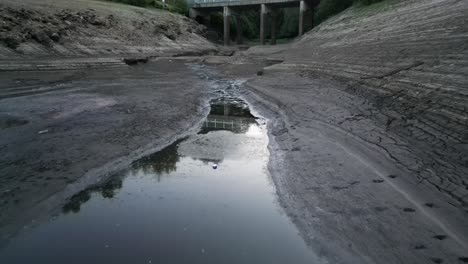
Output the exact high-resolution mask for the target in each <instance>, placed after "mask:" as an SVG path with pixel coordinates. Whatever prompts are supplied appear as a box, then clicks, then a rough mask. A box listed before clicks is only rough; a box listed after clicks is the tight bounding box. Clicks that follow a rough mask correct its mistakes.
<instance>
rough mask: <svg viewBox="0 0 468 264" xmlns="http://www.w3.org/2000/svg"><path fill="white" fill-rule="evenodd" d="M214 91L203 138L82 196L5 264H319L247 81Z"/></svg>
mask: <svg viewBox="0 0 468 264" xmlns="http://www.w3.org/2000/svg"><path fill="white" fill-rule="evenodd" d="M191 67H192V69H193V70H194V71H195V72H196V73H197V74H198V75H199V77H201V78H206V79H208V80H209V82H210V83H211V85H210V86H211V87H210V88H209V89H211V90H210V92H211V93H212V94H213V96H212V98H213V99H212V100H211V102H210V107H211V110H210V113H209V115H208V117H207V118H206V120H205V121H204V122H203V125H202V128H201V130H200V132H199V133H198V134H194V135H191V136H188V137H186V138H185V139H183V140H179V141H177V142H175V143H173V144H172V145H170V146H168V147H166V148H164V149H163V150H161V151H159V152H156V153H154V154H152V155H149V156H147V157H144V158H142V159H140V160H137V161H135V162H133V163H132V165H131V166H130V167H129V168H128V169H126V170H125V171H123V172H121V173H118V174H116V175H114V176H113V177H111V178H110V179H109V180H108V181H106V182H105V183H104V184H102V185H98V186H92V187H89V188H88V189H86V190H84V191H82V192H80V193H78V194H76V195H74V196H73V197H72V198H71V199H70V202H69V203H67V204H66V205H65V206H64V207H63V209H62V213H61V214H60V215H58V216H56V217H54V218H52V219H50V221H48V222H46V223H42V224H39V225H38V226H36V227H34V228H30V229H28V230H25V231H23V232H21V233H20V234H19V235H18V236H17V237H15V238H13V239H12V240H11V241H10V243H8V245H6V246H5V247H4V248H1V249H0V263H8V264H13V263H48V264H53V263H295V264H300V263H316V262H318V258H317V256H316V255H315V254H314V253H313V252H312V251H311V250H310V249H309V248H308V247H307V245H306V244H305V243H304V241H303V240H302V238H301V237H300V235H299V234H298V231H297V229H296V227H295V226H294V225H293V224H292V223H291V221H290V220H289V219H288V217H287V216H286V215H285V214H284V212H283V211H282V208H281V207H280V205H279V204H278V202H277V197H276V191H275V187H274V184H273V183H272V181H271V178H270V176H269V174H268V171H267V163H268V158H269V151H268V148H267V145H268V135H267V126H266V120H264V119H262V118H257V117H255V116H253V115H252V114H251V112H250V110H249V107H248V105H247V104H246V103H245V102H244V101H243V100H242V99H240V96H239V89H240V87H241V85H242V83H241V82H240V81H236V80H223V79H216V77H213V74H212V73H210V71H211V70H210V69H209V68H206V67H203V66H200V65H191Z"/></svg>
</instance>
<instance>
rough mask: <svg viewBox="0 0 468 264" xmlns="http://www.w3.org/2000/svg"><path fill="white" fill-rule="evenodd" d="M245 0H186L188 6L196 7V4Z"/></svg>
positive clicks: (241, 0) (240, 0)
mask: <svg viewBox="0 0 468 264" xmlns="http://www.w3.org/2000/svg"><path fill="white" fill-rule="evenodd" d="M243 1H245V0H188V1H187V3H188V5H189V6H196V5H197V4H211V3H232V2H243Z"/></svg>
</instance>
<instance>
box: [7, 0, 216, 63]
mask: <svg viewBox="0 0 468 264" xmlns="http://www.w3.org/2000/svg"><path fill="white" fill-rule="evenodd" d="M204 33H205V27H204V26H202V25H199V24H198V23H196V22H195V21H192V20H190V19H188V18H187V17H184V16H182V15H178V14H174V13H170V12H166V11H162V10H157V9H145V8H139V7H133V6H129V5H123V4H117V3H113V2H106V1H92V0H73V1H71V0H45V1H35V0H24V1H14V0H4V1H2V2H1V3H0V59H2V60H7V61H11V60H21V59H27V60H31V59H33V58H34V59H40V58H44V59H51V58H63V57H74V58H75V57H121V56H132V55H133V56H140V57H141V56H161V55H164V56H170V55H174V54H203V53H207V52H210V51H211V52H212V51H215V50H216V47H215V46H214V45H212V44H211V43H210V42H208V41H207V40H206V39H205V38H203V37H202V35H203V34H204ZM0 64H1V63H0ZM3 64H5V62H3Z"/></svg>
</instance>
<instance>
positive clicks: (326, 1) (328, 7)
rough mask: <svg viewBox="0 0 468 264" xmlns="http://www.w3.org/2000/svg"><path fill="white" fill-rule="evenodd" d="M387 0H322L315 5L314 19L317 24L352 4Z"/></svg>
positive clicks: (362, 4) (384, 0) (364, 4)
mask: <svg viewBox="0 0 468 264" xmlns="http://www.w3.org/2000/svg"><path fill="white" fill-rule="evenodd" d="M386 1H389V0H322V1H320V4H319V5H318V7H317V12H316V14H315V17H314V20H315V22H316V23H317V24H319V23H321V22H323V21H325V20H326V19H327V18H329V17H331V16H333V15H336V14H338V13H340V12H341V11H344V10H345V9H347V8H348V7H350V6H352V5H361V6H368V5H372V4H375V3H379V2H386Z"/></svg>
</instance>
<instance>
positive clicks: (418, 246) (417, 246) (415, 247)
mask: <svg viewBox="0 0 468 264" xmlns="http://www.w3.org/2000/svg"><path fill="white" fill-rule="evenodd" d="M426 248H427V247H426V246H425V245H416V246H414V249H416V250H421V249H426Z"/></svg>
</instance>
